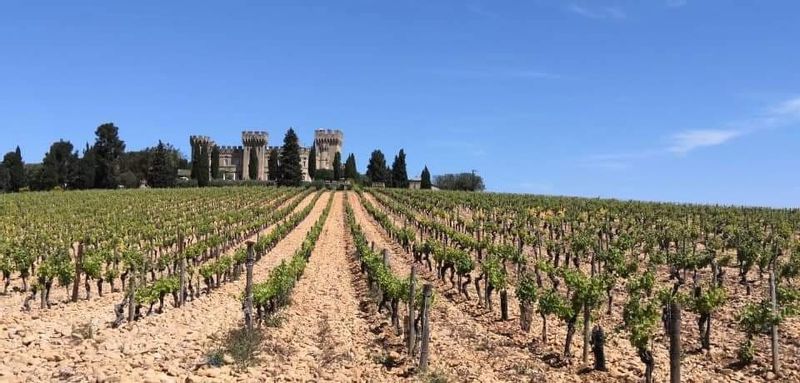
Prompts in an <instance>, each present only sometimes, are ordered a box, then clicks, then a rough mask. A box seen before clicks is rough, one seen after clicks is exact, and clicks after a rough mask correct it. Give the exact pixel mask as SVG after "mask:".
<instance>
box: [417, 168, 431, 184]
mask: <svg viewBox="0 0 800 383" xmlns="http://www.w3.org/2000/svg"><path fill="white" fill-rule="evenodd" d="M420 178H421V182H420V188H421V189H430V188H431V172H430V171H428V166H427V165H425V168H424V169H422V174H421V175H420Z"/></svg>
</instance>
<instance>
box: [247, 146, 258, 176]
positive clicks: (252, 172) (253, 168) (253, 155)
mask: <svg viewBox="0 0 800 383" xmlns="http://www.w3.org/2000/svg"><path fill="white" fill-rule="evenodd" d="M258 165H259V163H258V153H257V152H256V148H250V163H249V164H248V168H247V174H248V175H249V176H250V179H251V180H255V179H258Z"/></svg>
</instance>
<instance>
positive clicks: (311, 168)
mask: <svg viewBox="0 0 800 383" xmlns="http://www.w3.org/2000/svg"><path fill="white" fill-rule="evenodd" d="M308 176H309V177H310V178H311V179H312V180H313V179H314V177H316V176H317V144H313V145H311V150H310V151H309V153H308Z"/></svg>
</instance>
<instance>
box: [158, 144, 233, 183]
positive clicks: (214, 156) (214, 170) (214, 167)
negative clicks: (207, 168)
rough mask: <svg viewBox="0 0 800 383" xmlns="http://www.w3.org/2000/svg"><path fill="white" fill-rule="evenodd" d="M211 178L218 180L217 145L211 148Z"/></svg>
mask: <svg viewBox="0 0 800 383" xmlns="http://www.w3.org/2000/svg"><path fill="white" fill-rule="evenodd" d="M159 143H160V142H159ZM211 178H213V179H218V178H220V177H219V146H217V145H214V147H213V148H211Z"/></svg>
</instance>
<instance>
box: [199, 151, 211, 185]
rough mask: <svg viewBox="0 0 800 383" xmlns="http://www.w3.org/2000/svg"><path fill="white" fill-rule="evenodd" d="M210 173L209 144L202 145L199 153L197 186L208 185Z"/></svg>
mask: <svg viewBox="0 0 800 383" xmlns="http://www.w3.org/2000/svg"><path fill="white" fill-rule="evenodd" d="M209 173H210V170H209V168H208V145H200V150H199V154H198V155H197V186H199V187H205V186H208V177H209Z"/></svg>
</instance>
